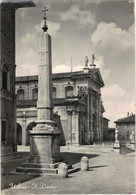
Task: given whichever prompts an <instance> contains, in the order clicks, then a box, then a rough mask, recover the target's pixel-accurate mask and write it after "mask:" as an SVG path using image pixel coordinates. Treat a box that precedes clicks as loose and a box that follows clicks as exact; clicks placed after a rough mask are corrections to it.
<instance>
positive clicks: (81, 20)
mask: <svg viewBox="0 0 136 195" xmlns="http://www.w3.org/2000/svg"><path fill="white" fill-rule="evenodd" d="M60 19H61V20H62V21H73V22H76V23H77V24H80V27H81V28H82V27H84V26H86V25H89V24H94V20H95V16H94V14H93V13H91V11H90V10H89V11H87V10H80V6H79V5H73V6H71V7H70V8H69V9H68V10H67V11H65V12H61V13H60Z"/></svg>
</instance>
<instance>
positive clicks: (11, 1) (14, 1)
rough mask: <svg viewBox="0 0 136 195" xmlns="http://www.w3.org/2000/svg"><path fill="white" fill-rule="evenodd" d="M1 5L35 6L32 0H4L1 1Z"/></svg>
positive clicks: (13, 6)
mask: <svg viewBox="0 0 136 195" xmlns="http://www.w3.org/2000/svg"><path fill="white" fill-rule="evenodd" d="M1 5H2V7H4V8H6V7H7V6H8V7H9V6H10V8H22V7H35V4H34V2H33V1H31V0H30V1H28V0H20V1H18V0H6V1H4V2H2V3H1Z"/></svg>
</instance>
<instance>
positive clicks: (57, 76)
mask: <svg viewBox="0 0 136 195" xmlns="http://www.w3.org/2000/svg"><path fill="white" fill-rule="evenodd" d="M93 71H94V69H90V72H89V73H84V72H83V71H76V72H62V73H54V74H52V79H63V78H70V77H72V76H77V75H78V76H85V75H90V73H92V72H93ZM34 80H36V81H37V80H38V75H32V76H20V77H16V81H34Z"/></svg>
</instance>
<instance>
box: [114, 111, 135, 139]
mask: <svg viewBox="0 0 136 195" xmlns="http://www.w3.org/2000/svg"><path fill="white" fill-rule="evenodd" d="M115 124H116V128H117V130H118V138H119V141H120V142H122V141H126V142H127V141H129V142H132V143H134V142H135V115H134V114H131V115H130V116H129V114H128V116H127V117H125V118H121V119H118V120H117V121H115Z"/></svg>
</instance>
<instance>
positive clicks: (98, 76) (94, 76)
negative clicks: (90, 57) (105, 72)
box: [91, 69, 104, 87]
mask: <svg viewBox="0 0 136 195" xmlns="http://www.w3.org/2000/svg"><path fill="white" fill-rule="evenodd" d="M91 78H92V79H93V80H94V81H96V82H97V83H98V84H100V85H101V86H102V87H103V86H104V81H103V79H102V76H101V73H100V71H99V69H97V70H96V71H94V72H93V73H92V74H91Z"/></svg>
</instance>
